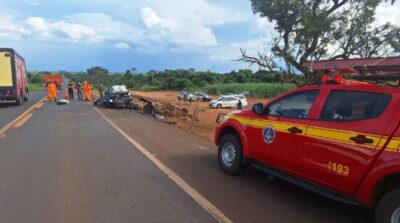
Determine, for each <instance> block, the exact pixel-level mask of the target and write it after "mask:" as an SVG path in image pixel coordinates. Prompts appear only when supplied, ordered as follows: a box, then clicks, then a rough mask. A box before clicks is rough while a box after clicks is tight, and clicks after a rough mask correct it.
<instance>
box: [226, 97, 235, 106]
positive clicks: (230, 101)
mask: <svg viewBox="0 0 400 223" xmlns="http://www.w3.org/2000/svg"><path fill="white" fill-rule="evenodd" d="M235 101H236V99H235V98H234V97H227V98H226V100H225V106H224V107H234V106H235V105H234V104H235Z"/></svg>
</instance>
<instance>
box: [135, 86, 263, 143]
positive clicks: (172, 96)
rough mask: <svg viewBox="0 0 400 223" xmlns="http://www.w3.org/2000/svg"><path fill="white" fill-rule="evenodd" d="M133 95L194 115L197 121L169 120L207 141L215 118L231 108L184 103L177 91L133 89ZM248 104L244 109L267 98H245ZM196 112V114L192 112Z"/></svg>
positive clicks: (201, 103)
mask: <svg viewBox="0 0 400 223" xmlns="http://www.w3.org/2000/svg"><path fill="white" fill-rule="evenodd" d="M132 93H133V94H134V95H137V96H141V97H146V98H148V99H151V100H152V101H157V102H161V103H164V104H170V105H172V106H176V107H179V108H183V109H186V110H187V112H188V113H189V114H190V115H196V116H197V118H198V121H196V120H193V119H190V118H186V119H182V118H181V117H179V118H178V117H172V118H169V121H171V122H174V123H176V126H177V127H179V128H181V129H184V130H186V131H189V132H190V133H192V134H195V135H197V136H200V137H202V138H204V139H207V140H209V141H213V140H214V129H215V126H216V123H215V121H216V119H217V116H218V114H219V113H229V112H231V111H233V109H215V108H210V107H209V106H208V102H193V103H192V104H187V103H184V102H183V101H179V100H178V97H177V96H178V92H174V91H161V92H141V91H133V92H132ZM212 97H213V99H217V98H218V96H216V95H212ZM247 101H248V106H247V108H245V109H249V108H251V106H253V104H254V103H257V102H264V103H265V102H267V99H255V98H247ZM195 112H196V114H194V113H195Z"/></svg>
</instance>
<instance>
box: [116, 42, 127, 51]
mask: <svg viewBox="0 0 400 223" xmlns="http://www.w3.org/2000/svg"><path fill="white" fill-rule="evenodd" d="M114 47H115V49H118V50H121V51H123V52H125V51H128V50H130V49H131V47H130V46H129V44H127V43H124V42H118V43H116V44H115V45H114Z"/></svg>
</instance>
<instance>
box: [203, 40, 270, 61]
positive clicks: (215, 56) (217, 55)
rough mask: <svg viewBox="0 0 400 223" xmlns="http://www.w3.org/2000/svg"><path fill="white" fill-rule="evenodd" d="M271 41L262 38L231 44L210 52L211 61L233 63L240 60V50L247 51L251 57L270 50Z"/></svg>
mask: <svg viewBox="0 0 400 223" xmlns="http://www.w3.org/2000/svg"><path fill="white" fill-rule="evenodd" d="M268 43H269V39H268V38H266V37H260V38H257V39H253V40H247V41H242V42H230V43H228V44H224V45H221V46H219V47H216V48H215V49H212V50H210V59H211V60H214V61H232V60H237V59H238V58H240V56H241V53H240V49H244V50H246V52H247V53H248V54H249V55H257V53H258V52H265V51H267V50H268Z"/></svg>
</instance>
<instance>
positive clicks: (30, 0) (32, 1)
mask: <svg viewBox="0 0 400 223" xmlns="http://www.w3.org/2000/svg"><path fill="white" fill-rule="evenodd" d="M24 2H25V4H27V5H31V6H37V5H39V4H40V0H25V1H24Z"/></svg>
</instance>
